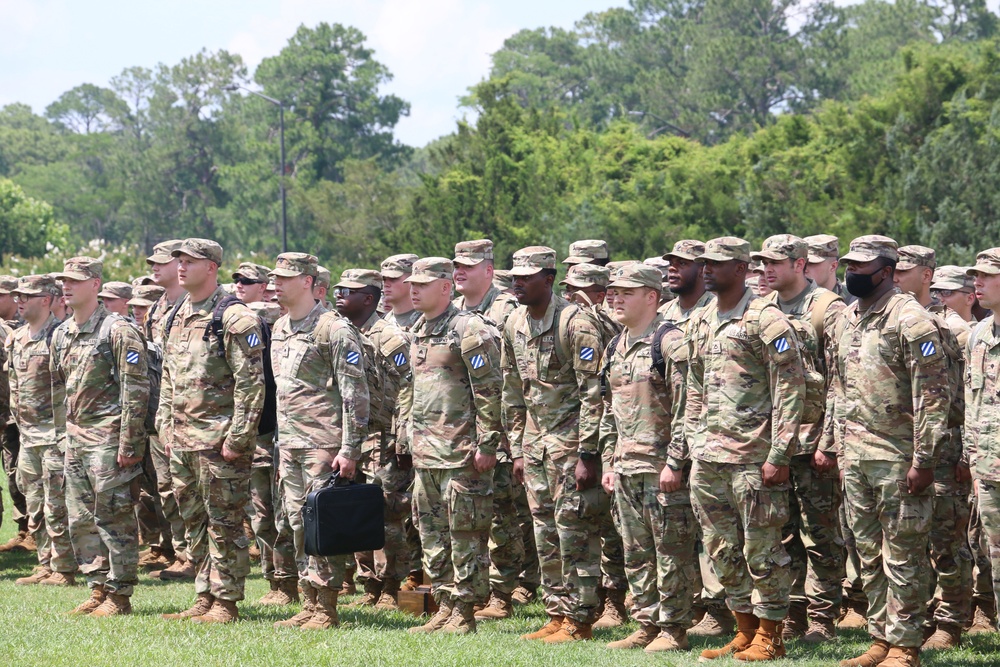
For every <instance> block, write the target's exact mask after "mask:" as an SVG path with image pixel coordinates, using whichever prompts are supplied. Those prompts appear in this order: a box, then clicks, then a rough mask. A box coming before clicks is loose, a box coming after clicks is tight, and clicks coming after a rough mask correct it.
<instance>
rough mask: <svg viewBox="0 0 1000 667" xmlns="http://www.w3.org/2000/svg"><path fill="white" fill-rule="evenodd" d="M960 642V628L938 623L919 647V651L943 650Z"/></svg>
mask: <svg viewBox="0 0 1000 667" xmlns="http://www.w3.org/2000/svg"><path fill="white" fill-rule="evenodd" d="M961 643H962V628H960V627H959V626H957V625H947V624H944V623H939V624H938V626H937V630H935V631H934V634H932V635H931V636H930V637H928V638H927V640H926V641H925V642H924V643H923V645H922V646H921V647H920V650H921V651H944V650H947V649H950V648H955V647H956V646H958V645H959V644H961Z"/></svg>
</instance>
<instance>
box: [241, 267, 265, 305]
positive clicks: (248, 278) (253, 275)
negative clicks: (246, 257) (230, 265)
mask: <svg viewBox="0 0 1000 667" xmlns="http://www.w3.org/2000/svg"><path fill="white" fill-rule="evenodd" d="M270 270H271V269H269V268H267V267H266V266H261V265H260V264H254V263H253V262H243V263H241V264H240V265H239V267H238V268H237V269H236V271H235V272H234V273H233V283H234V284H235V285H236V296H238V297H239V298H240V301H242V302H243V303H245V304H247V305H249V304H251V303H257V302H258V301H264V292H265V291H267V283H268V277H267V274H268V272H269V271H270Z"/></svg>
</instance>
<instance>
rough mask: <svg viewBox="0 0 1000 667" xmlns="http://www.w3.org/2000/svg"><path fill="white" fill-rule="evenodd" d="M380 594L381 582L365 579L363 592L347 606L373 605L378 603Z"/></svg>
mask: <svg viewBox="0 0 1000 667" xmlns="http://www.w3.org/2000/svg"><path fill="white" fill-rule="evenodd" d="M381 595H382V582H381V581H377V580H375V579H366V580H365V588H364V593H362V594H361V597H359V598H358V599H357V600H355V601H354V602H352V603H350V604H349V605H347V606H348V607H374V606H375V605H376V604H378V599H379V597H381Z"/></svg>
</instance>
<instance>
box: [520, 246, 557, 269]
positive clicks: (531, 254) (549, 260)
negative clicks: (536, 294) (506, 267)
mask: <svg viewBox="0 0 1000 667" xmlns="http://www.w3.org/2000/svg"><path fill="white" fill-rule="evenodd" d="M554 268H556V251H555V250H553V249H552V248H548V247H546V246H543V245H533V246H528V247H527V248H521V249H520V250H518V251H517V252H515V253H514V268H512V269H511V270H510V275H512V276H533V275H535V274H536V273H538V272H539V271H541V270H542V269H554Z"/></svg>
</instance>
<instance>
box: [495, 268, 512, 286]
mask: <svg viewBox="0 0 1000 667" xmlns="http://www.w3.org/2000/svg"><path fill="white" fill-rule="evenodd" d="M493 284H494V285H496V286H497V289H499V290H507V289H510V288H511V287H513V286H514V278H513V277H512V276H511V275H510V271H508V270H506V269H496V270H494V271H493Z"/></svg>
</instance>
